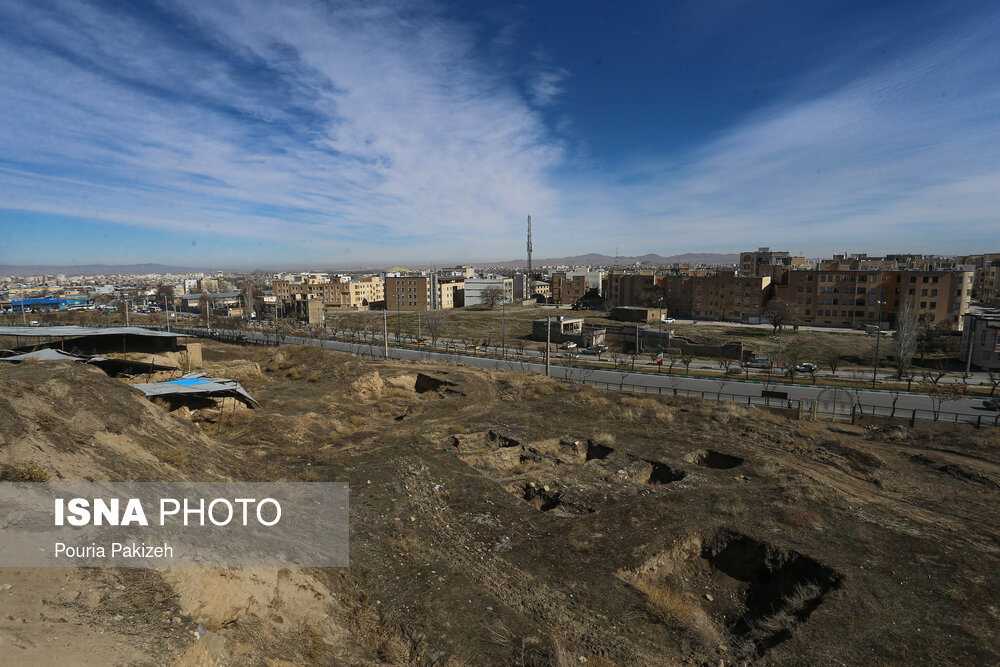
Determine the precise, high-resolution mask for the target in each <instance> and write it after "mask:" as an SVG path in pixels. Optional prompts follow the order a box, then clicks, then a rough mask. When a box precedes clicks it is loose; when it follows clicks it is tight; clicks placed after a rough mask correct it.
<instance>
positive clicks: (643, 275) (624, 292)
mask: <svg viewBox="0 0 1000 667" xmlns="http://www.w3.org/2000/svg"><path fill="white" fill-rule="evenodd" d="M657 277H658V276H656V275H654V271H653V269H639V270H628V269H615V270H613V271H612V272H611V273H609V274H608V275H607V276H605V278H604V289H603V294H604V297H605V299H606V300H607V301H608V302H609V303H610V304H611V305H612V306H649V305H652V304H653V303H657V301H658V299H659V297H660V296H661V294H660V290H658V289H657V285H656V279H657Z"/></svg>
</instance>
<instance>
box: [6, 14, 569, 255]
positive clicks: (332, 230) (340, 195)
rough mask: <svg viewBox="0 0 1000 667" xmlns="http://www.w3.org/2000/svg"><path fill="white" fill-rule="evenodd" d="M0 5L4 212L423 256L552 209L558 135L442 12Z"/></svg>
mask: <svg viewBox="0 0 1000 667" xmlns="http://www.w3.org/2000/svg"><path fill="white" fill-rule="evenodd" d="M3 12H4V14H5V15H4V16H3V17H2V20H6V21H8V22H10V23H9V24H11V23H13V24H16V25H17V26H19V27H21V28H22V29H23V31H24V37H23V39H21V40H17V41H13V42H12V41H5V42H2V43H0V60H2V61H3V63H4V64H3V65H2V67H3V74H4V76H3V79H2V81H0V97H3V98H4V99H5V100H6V103H5V104H6V106H7V110H6V112H5V114H6V116H7V119H8V121H9V122H6V123H4V124H3V127H2V128H0V141H2V142H3V144H4V145H5V146H6V151H5V153H6V155H7V156H8V158H7V160H6V161H5V162H3V163H0V195H2V198H3V201H4V205H5V206H6V207H9V208H23V209H27V210H41V211H47V212H67V213H72V212H74V211H75V212H76V214H79V215H85V216H88V217H95V218H98V219H104V220H111V221H118V222H122V223H127V224H138V225H150V226H156V227H161V228H168V229H176V230H178V231H184V232H195V231H197V230H206V229H211V230H212V231H214V232H218V233H229V234H233V235H240V236H251V237H254V236H257V237H262V238H269V239H274V240H281V241H283V242H292V243H294V242H297V241H299V242H303V243H308V244H310V245H313V244H320V245H322V244H328V245H330V246H331V247H335V246H336V245H337V244H339V243H345V242H349V243H352V244H362V245H364V244H368V245H370V246H371V247H372V248H377V246H378V244H379V243H382V242H392V241H393V240H396V242H397V243H400V242H407V241H409V242H410V243H412V244H413V245H414V246H415V247H416V248H417V249H420V248H421V246H424V248H423V249H424V250H426V248H428V247H434V246H435V245H437V244H439V243H440V239H441V238H448V239H450V242H451V243H452V244H455V243H458V244H461V243H463V242H465V243H475V242H478V241H482V240H488V239H490V238H492V237H498V236H499V235H500V234H501V233H503V232H505V231H508V230H509V228H511V227H513V226H518V225H520V224H522V221H523V218H524V215H525V214H526V213H527V212H528V211H529V206H530V207H533V208H534V210H546V209H552V210H554V209H555V208H556V205H555V202H556V199H557V194H556V192H555V191H554V190H552V189H551V188H550V187H548V186H546V185H545V179H544V177H543V172H544V170H545V169H546V168H547V167H549V166H551V165H552V164H554V163H555V162H557V161H558V160H559V158H560V148H559V146H558V145H557V144H556V143H555V142H553V141H551V140H549V139H548V137H547V134H546V130H545V128H544V125H543V124H542V122H541V119H540V118H539V117H538V116H537V114H536V113H535V112H533V111H532V110H531V108H530V106H529V104H528V102H527V100H525V99H524V98H523V97H522V96H521V95H519V94H518V92H517V90H516V87H515V86H514V84H513V82H512V81H509V80H506V79H504V78H502V77H498V76H496V75H494V74H493V73H491V72H489V71H486V70H485V68H483V67H481V66H480V65H479V64H478V63H477V60H476V58H475V54H474V53H472V45H471V43H470V41H469V39H468V38H467V36H466V33H465V31H464V29H463V26H461V25H457V24H454V23H451V22H448V21H446V20H443V19H440V18H435V14H434V13H433V12H427V13H424V14H420V13H417V12H412V11H410V10H409V7H408V6H407V5H404V4H401V5H398V6H393V5H390V4H384V5H379V6H377V7H368V6H365V5H363V4H359V5H345V6H343V7H340V8H326V7H322V6H319V5H316V4H309V5H307V4H304V3H303V4H298V3H290V4H283V5H280V6H275V5H259V4H256V3H254V4H251V3H245V2H240V3H232V4H223V3H190V5H188V6H187V7H186V8H184V9H183V10H180V11H179V12H178V14H179V16H173V17H171V19H172V20H175V21H180V22H183V25H182V27H181V28H180V30H178V31H175V30H173V29H171V28H169V27H164V23H163V22H158V21H155V20H154V21H150V20H147V19H148V17H145V16H141V15H132V14H130V13H128V12H110V11H101V10H99V9H95V8H93V7H90V6H85V5H78V4H67V5H66V6H64V7H61V8H60V9H59V10H58V11H54V12H48V11H45V10H42V9H36V8H34V7H32V6H30V5H25V6H22V7H18V8H12V7H6V8H5V9H4V10H3ZM167 25H169V23H168V24H167ZM373 232H374V233H373Z"/></svg>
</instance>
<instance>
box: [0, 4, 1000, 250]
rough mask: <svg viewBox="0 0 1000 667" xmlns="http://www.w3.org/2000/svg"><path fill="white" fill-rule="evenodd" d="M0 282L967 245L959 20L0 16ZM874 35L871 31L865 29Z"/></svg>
mask: <svg viewBox="0 0 1000 667" xmlns="http://www.w3.org/2000/svg"><path fill="white" fill-rule="evenodd" d="M0 21H2V23H3V25H4V26H5V28H4V29H3V31H0V55H2V56H3V58H2V60H0V62H2V63H3V64H2V65H0V71H2V72H3V76H2V77H0V94H2V95H3V96H4V98H5V100H7V103H6V109H5V111H4V115H5V118H6V122H5V123H3V124H2V125H0V140H2V141H3V142H4V145H5V152H4V156H3V157H2V158H0V197H2V200H0V201H2V203H0V230H2V231H0V241H2V246H3V250H0V264H64V265H69V264H84V263H87V264H89V263H111V264H131V263H138V262H159V263H167V264H176V265H180V266H224V267H233V268H244V267H250V266H253V265H276V266H351V265H354V266H358V265H381V266H388V265H390V264H392V263H394V262H400V263H402V262H407V261H408V262H410V263H412V262H414V261H417V262H420V263H427V264H429V263H433V262H438V263H449V262H457V261H462V260H463V259H464V258H468V259H467V261H472V262H476V261H509V260H513V259H518V258H521V257H522V256H523V254H524V250H523V248H524V226H525V219H526V216H527V215H528V214H531V215H532V217H533V222H534V226H535V246H536V255H540V256H543V257H544V256H548V257H561V256H564V255H574V254H583V253H588V252H600V253H602V254H605V255H613V254H614V251H615V248H616V247H617V248H619V249H620V251H621V253H622V254H623V255H639V254H646V253H659V254H666V255H672V254H678V253H684V252H735V251H737V250H738V249H739V248H741V247H757V246H759V245H768V244H769V245H771V246H772V247H783V248H788V249H790V250H793V251H800V250H801V251H802V252H805V253H807V254H809V255H810V256H822V255H828V254H831V253H833V252H840V251H845V250H846V251H849V252H854V251H858V252H869V253H871V254H878V253H884V252H903V251H912V252H923V253H940V254H961V253H972V252H976V251H988V250H992V249H993V248H992V247H990V246H991V245H992V244H994V243H995V239H996V228H997V224H996V223H997V220H996V214H995V211H996V210H997V194H996V193H997V192H1000V150H998V149H1000V117H998V115H997V114H996V113H995V111H994V110H995V109H996V108H1000V99H998V98H1000V94H998V92H997V91H996V89H995V86H993V85H992V82H993V81H995V80H996V76H997V74H1000V52H998V50H997V48H996V46H995V44H994V42H993V41H992V40H991V37H992V36H993V35H995V34H996V31H997V28H998V27H1000V13H998V11H997V10H996V9H995V8H994V7H992V6H990V5H989V4H987V3H982V2H979V3H974V2H970V3H949V4H948V5H946V6H943V5H938V4H932V3H879V4H878V5H877V6H871V5H869V4H864V3H855V4H850V5H845V4H844V3H835V4H834V3H810V4H809V6H807V7H804V6H800V5H798V4H791V3H768V4H763V5H754V6H748V5H747V4H744V3H731V4H728V5H726V6H725V8H724V9H718V8H716V9H714V10H709V9H706V7H705V6H704V5H703V4H701V3H680V4H678V5H675V6H672V7H670V8H661V7H656V6H653V5H650V6H647V7H644V8H630V9H629V10H628V11H623V10H617V9H615V8H614V7H612V6H606V5H599V4H596V3H590V4H587V5H582V6H579V5H576V4H573V5H570V4H554V3H553V4H547V5H545V6H544V7H541V6H540V7H524V6H516V5H510V6H504V7H498V6H491V8H489V9H483V10H476V11H474V10H471V9H469V8H467V7H464V6H462V5H458V6H450V5H447V4H440V3H433V2H426V3H418V4H412V3H406V4H403V3H400V4H392V3H389V4H384V5H380V6H378V7H366V6H362V5H353V4H345V5H338V6H336V7H324V6H322V5H315V4H314V5H308V6H307V5H297V4H290V5H287V6H283V7H281V8H275V7H265V6H258V5H255V4H252V3H239V4H234V5H232V6H225V5H223V4H216V5H212V6H211V7H206V6H203V5H199V4H196V3H192V4H190V5H188V4H186V3H171V5H170V6H169V7H164V6H155V5H135V6H130V5H114V6H106V5H102V4H100V3H97V4H78V3H60V4H58V5H57V6H56V7H38V6H34V5H28V4H25V5H21V6H14V5H5V6H2V7H0ZM887 26H889V27H887Z"/></svg>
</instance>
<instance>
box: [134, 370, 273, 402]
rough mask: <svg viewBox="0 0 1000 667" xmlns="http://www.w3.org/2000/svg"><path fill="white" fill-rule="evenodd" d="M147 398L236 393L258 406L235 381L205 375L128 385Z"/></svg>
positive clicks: (196, 374)
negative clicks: (172, 395)
mask: <svg viewBox="0 0 1000 667" xmlns="http://www.w3.org/2000/svg"><path fill="white" fill-rule="evenodd" d="M130 386H132V387H135V388H136V389H138V390H139V391H141V392H142V393H143V394H145V395H146V396H147V397H148V396H167V395H171V394H225V393H236V394H239V395H240V396H242V397H244V398H245V399H247V400H248V401H250V402H251V403H252V404H254V405H259V403H257V401H256V400H255V399H254V397H253V396H251V395H250V394H248V393H247V391H246V389H244V388H243V386H242V385H241V384H240V383H239V382H237V381H236V380H230V379H227V378H213V377H208V375H206V374H205V373H188V374H186V375H184V376H182V377H181V378H180V379H179V380H169V381H167V382H149V383H143V384H133V385H130Z"/></svg>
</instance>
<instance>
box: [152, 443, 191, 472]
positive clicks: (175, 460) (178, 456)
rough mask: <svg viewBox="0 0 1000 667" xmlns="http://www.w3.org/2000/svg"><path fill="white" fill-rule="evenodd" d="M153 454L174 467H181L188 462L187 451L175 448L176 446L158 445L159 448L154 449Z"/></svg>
mask: <svg viewBox="0 0 1000 667" xmlns="http://www.w3.org/2000/svg"><path fill="white" fill-rule="evenodd" d="M153 456H155V457H156V458H158V459H160V460H161V461H163V462H164V463H166V464H167V465H171V466H173V467H175V468H183V467H185V466H186V465H187V463H188V455H187V453H186V452H183V451H181V450H179V449H177V448H176V447H160V448H159V449H154V450H153Z"/></svg>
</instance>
